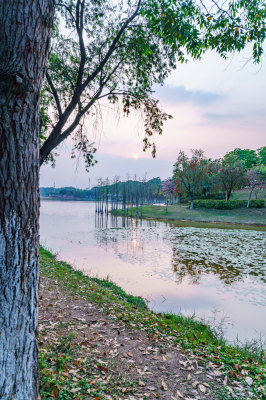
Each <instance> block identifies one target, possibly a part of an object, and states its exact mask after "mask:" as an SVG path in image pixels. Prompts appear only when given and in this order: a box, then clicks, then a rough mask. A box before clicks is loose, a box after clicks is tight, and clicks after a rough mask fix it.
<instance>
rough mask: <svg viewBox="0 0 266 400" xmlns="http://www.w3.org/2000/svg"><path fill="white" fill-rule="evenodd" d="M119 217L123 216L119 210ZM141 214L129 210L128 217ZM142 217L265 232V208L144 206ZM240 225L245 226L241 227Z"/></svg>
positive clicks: (190, 224) (201, 225) (177, 222)
mask: <svg viewBox="0 0 266 400" xmlns="http://www.w3.org/2000/svg"><path fill="white" fill-rule="evenodd" d="M118 213H119V215H122V214H123V211H122V210H119V212H118ZM140 214H141V212H140V208H139V209H136V208H129V209H128V216H132V217H139V216H140ZM142 217H143V218H151V219H159V220H171V221H174V222H175V223H176V224H177V225H182V226H186V225H189V226H199V227H208V226H213V223H216V225H217V227H219V228H228V225H227V224H230V227H231V228H244V229H257V230H266V208H264V209H263V208H259V209H254V208H253V209H246V208H238V209H234V210H214V209H194V210H190V209H188V208H187V205H179V204H175V205H172V206H168V207H167V209H166V207H165V206H152V205H145V206H143V208H142ZM242 224H247V225H251V226H247V225H243V226H242Z"/></svg>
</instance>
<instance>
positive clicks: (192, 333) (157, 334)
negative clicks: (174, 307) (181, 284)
mask: <svg viewBox="0 0 266 400" xmlns="http://www.w3.org/2000/svg"><path fill="white" fill-rule="evenodd" d="M40 256H41V264H40V271H41V275H43V276H47V277H48V278H50V279H52V280H53V281H54V282H56V283H57V284H58V286H59V287H60V288H62V289H64V290H67V291H68V292H70V293H73V294H75V295H78V296H80V297H81V298H83V299H86V300H88V301H89V302H91V303H93V304H95V305H97V306H98V307H99V308H100V309H101V310H103V311H104V312H105V313H106V314H107V315H108V316H109V318H113V319H114V320H116V321H121V322H123V323H124V324H125V325H126V326H128V327H129V328H131V329H136V330H143V331H145V332H146V333H147V334H148V335H150V336H151V337H154V338H157V340H159V341H162V342H163V341H164V340H167V338H168V339H169V338H170V339H171V341H172V342H174V343H176V344H179V345H181V346H182V348H183V349H184V351H186V350H187V351H188V350H189V351H192V352H193V353H194V354H195V355H197V356H199V357H200V358H201V360H202V362H203V364H204V363H208V362H212V363H215V365H218V366H220V368H221V371H223V372H224V373H225V374H226V375H227V379H228V385H230V382H231V381H234V380H238V381H240V382H241V383H242V384H243V385H245V386H246V387H247V384H246V382H245V380H244V378H245V375H243V373H242V372H241V371H242V370H245V371H246V372H245V374H247V375H248V376H249V377H251V378H252V380H253V385H252V387H250V388H248V390H249V392H250V391H252V397H250V398H252V399H262V398H263V397H262V396H263V395H262V389H261V388H262V385H263V382H265V371H266V364H265V352H264V349H262V348H259V347H257V348H256V346H253V348H252V350H251V349H250V348H249V347H248V346H245V347H241V346H231V345H228V344H227V343H226V342H225V341H224V340H223V338H222V337H218V336H216V335H215V334H214V332H213V331H212V330H211V328H210V327H209V326H208V325H206V324H205V323H204V322H199V321H196V320H195V319H194V318H189V317H184V316H182V315H172V314H159V313H155V312H153V311H150V310H148V308H147V307H146V304H145V301H144V300H142V299H141V298H140V297H135V296H131V295H127V294H126V293H125V292H124V291H123V290H122V289H121V288H119V287H118V286H117V285H115V284H113V283H111V282H109V281H106V280H105V281H104V280H103V281H102V280H100V279H96V278H90V277H88V276H86V275H83V274H82V272H80V271H76V270H74V269H73V268H72V267H71V266H70V265H68V264H67V263H65V262H63V261H58V260H56V258H55V257H54V256H53V255H52V254H51V253H50V252H49V251H47V250H45V249H43V248H42V247H41V248H40ZM61 342H62V340H61V341H60V340H59V345H60V346H63V347H62V349H66V351H67V352H68V353H69V354H68V357H70V358H71V357H72V356H71V351H72V350H73V347H72V346H73V345H71V337H69V338H68V339H66V340H65V342H64V341H63V343H61ZM67 349H68V350H67ZM48 356H49V357H48V358H49V360H50V363H51V360H52V362H53V363H55V365H59V366H60V368H61V369H62V370H63V369H64V365H63V364H62V363H64V362H65V361H64V358H65V355H64V356H62V357H61V356H58V349H57V350H56V349H54V350H53V349H50V350H49V354H48ZM58 357H59V358H58ZM46 364H47V354H43V353H41V357H40V367H41V388H42V390H44V389H43V387H44V388H45V382H46V380H47V379H57V378H56V376H57V375H56V373H55V374H54V375H53V376H49V374H48V373H46V370H47V365H46ZM84 368H86V366H84ZM49 373H50V374H51V372H49ZM47 374H48V375H47ZM58 379H59V378H58ZM84 384H85V383H84ZM55 386H56V384H55ZM96 395H98V394H96V393H95V396H96ZM64 398H65V399H68V398H73V397H66V395H65V397H64ZM219 398H221V399H226V398H227V397H226V394H224V393H223V394H221V396H220V397H219ZM229 398H230V397H228V399H229ZM217 399H218V397H217Z"/></svg>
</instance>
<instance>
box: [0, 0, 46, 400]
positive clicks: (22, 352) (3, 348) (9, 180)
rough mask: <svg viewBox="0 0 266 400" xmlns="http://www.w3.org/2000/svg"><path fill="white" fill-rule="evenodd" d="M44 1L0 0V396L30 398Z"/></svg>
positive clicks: (33, 390) (34, 377) (34, 391)
mask: <svg viewBox="0 0 266 400" xmlns="http://www.w3.org/2000/svg"><path fill="white" fill-rule="evenodd" d="M52 17H53V1H52V0H27V1H24V0H9V1H6V0H0V327H1V330H0V398H1V400H30V399H34V400H35V399H37V398H38V346H37V341H36V332H37V319H38V318H37V317H38V280H39V270H38V268H39V255H38V250H39V222H38V219H39V127H40V121H39V97H40V89H41V85H42V81H43V77H44V70H45V64H46V60H47V55H48V46H49V33H50V28H51V22H52Z"/></svg>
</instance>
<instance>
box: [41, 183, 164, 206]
mask: <svg viewBox="0 0 266 400" xmlns="http://www.w3.org/2000/svg"><path fill="white" fill-rule="evenodd" d="M40 195H41V197H42V198H48V199H52V200H87V201H95V211H96V212H97V213H100V214H103V213H106V214H108V213H109V211H112V210H116V209H118V208H123V209H126V208H127V207H128V206H137V207H138V206H140V207H141V206H142V204H150V203H154V202H159V203H160V202H163V201H164V194H163V192H162V181H161V179H160V178H153V179H150V180H147V177H146V175H144V177H143V178H139V179H137V177H136V176H134V178H133V179H131V178H130V177H129V176H128V180H127V181H121V179H120V177H118V176H115V177H114V178H113V179H110V178H105V179H104V178H99V179H98V182H97V186H95V187H93V188H92V189H90V190H88V189H84V190H82V189H77V188H74V187H63V188H53V187H43V188H40Z"/></svg>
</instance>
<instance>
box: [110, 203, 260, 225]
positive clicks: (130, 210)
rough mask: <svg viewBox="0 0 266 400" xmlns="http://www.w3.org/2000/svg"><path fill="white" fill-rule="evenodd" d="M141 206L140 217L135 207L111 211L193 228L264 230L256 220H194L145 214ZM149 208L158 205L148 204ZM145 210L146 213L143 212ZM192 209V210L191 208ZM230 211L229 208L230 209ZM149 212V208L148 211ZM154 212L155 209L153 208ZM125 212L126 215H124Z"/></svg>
mask: <svg viewBox="0 0 266 400" xmlns="http://www.w3.org/2000/svg"><path fill="white" fill-rule="evenodd" d="M145 207H147V206H143V211H142V217H140V215H139V213H138V212H137V209H136V208H128V212H127V213H125V211H124V210H118V211H115V212H113V215H115V216H127V217H128V218H139V219H144V220H148V221H161V222H165V223H171V224H173V225H174V226H180V227H182V226H184V227H195V228H217V229H244V230H256V231H266V224H259V223H256V222H250V223H248V222H237V223H236V222H231V221H217V220H216V221H215V220H204V219H200V220H196V219H190V218H174V217H171V216H166V215H164V216H158V215H156V214H154V215H147V211H146V210H145ZM148 207H149V208H150V209H151V208H153V207H159V206H148ZM145 211H146V213H145ZM193 211H194V210H193ZM230 211H231V210H230ZM148 212H150V210H149V211H148ZM155 212H156V210H155ZM126 214H127V215H126Z"/></svg>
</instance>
